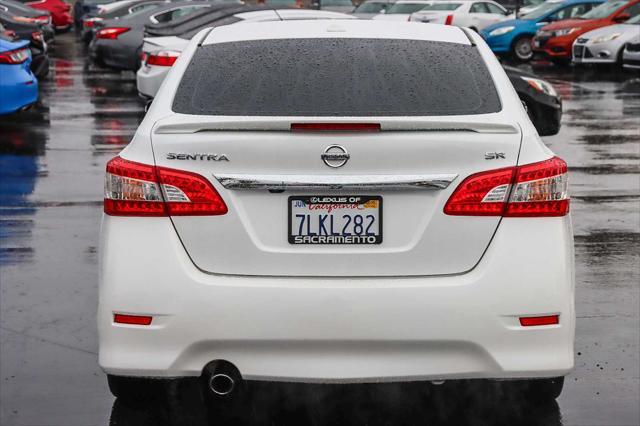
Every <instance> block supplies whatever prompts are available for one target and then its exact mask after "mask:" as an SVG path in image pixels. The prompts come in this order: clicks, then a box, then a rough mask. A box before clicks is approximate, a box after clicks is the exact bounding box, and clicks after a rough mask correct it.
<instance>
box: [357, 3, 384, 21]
mask: <svg viewBox="0 0 640 426" xmlns="http://www.w3.org/2000/svg"><path fill="white" fill-rule="evenodd" d="M393 3H394V2H393V1H384V0H367V1H365V2H363V3H360V4H359V5H358V6H357V7H356V8H355V9H354V10H353V12H352V14H353V15H354V16H356V17H358V18H360V19H371V18H373V17H374V16H376V15H377V14H379V13H386V11H387V9H389V7H390V6H391V5H393ZM383 11H384V12H383Z"/></svg>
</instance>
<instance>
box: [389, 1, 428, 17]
mask: <svg viewBox="0 0 640 426" xmlns="http://www.w3.org/2000/svg"><path fill="white" fill-rule="evenodd" d="M424 6H425V3H396V4H394V5H393V6H391V7H390V8H389V9H387V14H390V13H391V14H393V13H407V14H409V13H413V12H417V11H419V10H420V9H422V8H423V7H424Z"/></svg>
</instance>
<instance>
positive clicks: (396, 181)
mask: <svg viewBox="0 0 640 426" xmlns="http://www.w3.org/2000/svg"><path fill="white" fill-rule="evenodd" d="M214 177H215V178H216V179H217V180H218V182H220V184H221V185H222V186H223V187H225V188H226V189H267V190H271V191H274V190H275V191H282V190H287V189H361V190H382V189H386V190H402V189H436V190H439V189H445V188H447V187H448V186H449V184H451V182H453V181H454V180H455V179H456V178H457V177H458V175H457V174H425V175H252V174H235V173H233V174H226V173H225V174H216V175H214Z"/></svg>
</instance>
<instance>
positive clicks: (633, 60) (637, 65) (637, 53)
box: [622, 35, 640, 70]
mask: <svg viewBox="0 0 640 426" xmlns="http://www.w3.org/2000/svg"><path fill="white" fill-rule="evenodd" d="M622 66H623V67H625V68H630V69H636V70H640V35H639V36H638V37H636V38H634V39H632V40H631V41H630V42H629V43H627V44H626V45H625V48H624V51H623V53H622Z"/></svg>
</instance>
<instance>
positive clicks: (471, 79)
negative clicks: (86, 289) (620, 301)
mask: <svg viewBox="0 0 640 426" xmlns="http://www.w3.org/2000/svg"><path fill="white" fill-rule="evenodd" d="M425 64H429V66H425ZM256 70H259V72H256ZM566 172H567V168H566V164H565V163H564V162H563V161H562V160H560V159H558V158H556V157H554V155H553V153H551V152H550V151H549V150H548V149H547V148H546V147H545V146H544V145H543V144H542V142H541V141H540V139H539V137H538V136H537V134H536V132H535V130H534V128H533V126H532V124H531V122H530V121H529V120H528V118H527V116H526V112H525V111H524V109H523V107H522V105H521V103H520V100H519V99H518V97H517V95H516V93H515V91H514V90H513V87H512V86H511V84H510V83H509V80H508V77H507V76H506V75H505V73H504V71H503V70H502V68H501V67H500V64H499V63H498V61H497V60H496V59H495V56H494V55H493V54H492V53H491V51H490V50H489V48H488V47H487V46H486V44H485V43H484V42H483V41H482V39H481V38H480V37H479V36H478V35H477V34H475V33H473V32H471V31H467V30H464V29H460V28H456V27H445V26H436V25H434V26H427V25H407V24H395V23H389V22H385V23H375V22H372V21H354V22H346V21H345V22H335V21H334V22H322V21H319V22H281V23H265V24H245V25H237V26H228V27H220V28H216V29H214V30H213V31H211V32H209V30H205V31H203V32H201V33H199V34H198V35H197V36H196V37H194V38H193V39H192V41H191V43H190V44H189V46H188V48H187V49H186V50H185V51H184V52H183V53H182V55H181V56H180V58H179V59H178V60H177V61H176V62H175V64H174V66H173V67H172V69H171V71H170V72H169V75H168V76H167V79H166V80H165V83H164V84H163V86H162V87H161V88H160V91H159V92H158V94H157V96H156V99H155V101H154V103H153V104H152V106H151V108H150V110H149V112H148V113H147V115H146V117H145V119H144V121H143V122H142V124H141V126H140V128H139V129H138V131H137V132H136V135H135V137H134V139H133V141H132V143H131V144H130V145H129V146H128V147H127V148H126V149H125V150H124V151H123V152H121V153H120V155H119V156H118V157H116V158H115V159H114V160H112V161H111V162H110V163H109V164H108V166H107V176H106V184H105V215H104V218H103V223H102V242H101V253H102V261H101V283H100V306H99V315H98V325H99V332H100V356H99V359H100V365H101V366H102V368H103V369H104V370H105V371H106V372H107V373H108V374H110V375H116V376H135V377H184V376H199V375H200V374H201V373H202V371H203V368H205V366H206V365H207V364H208V363H209V362H211V361H213V360H226V361H228V362H230V363H232V364H233V365H235V366H236V367H237V369H238V370H239V371H240V373H241V375H242V377H243V378H245V379H259V380H284V381H319V382H353V381H397V380H400V381H403V380H441V379H456V378H495V379H500V378H516V377H555V376H560V375H563V374H566V373H567V372H568V371H569V370H570V369H571V367H572V365H573V333H574V308H573V291H574V284H573V249H572V234H571V223H570V217H569V216H568V208H569V204H568V203H569V201H568V195H567V186H566V185H567V180H566V179H567V174H566Z"/></svg>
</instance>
